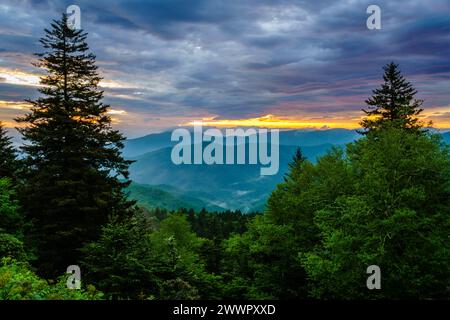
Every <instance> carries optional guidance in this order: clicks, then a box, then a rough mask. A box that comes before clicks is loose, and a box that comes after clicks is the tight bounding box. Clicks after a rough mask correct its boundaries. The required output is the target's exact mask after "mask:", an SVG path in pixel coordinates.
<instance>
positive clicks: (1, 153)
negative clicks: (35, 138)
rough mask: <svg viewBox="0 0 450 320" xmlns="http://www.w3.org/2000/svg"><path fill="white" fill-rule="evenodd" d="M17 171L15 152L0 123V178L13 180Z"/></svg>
mask: <svg viewBox="0 0 450 320" xmlns="http://www.w3.org/2000/svg"><path fill="white" fill-rule="evenodd" d="M16 171H17V160H16V151H15V150H14V148H13V146H12V144H11V138H10V137H8V136H7V133H6V130H5V129H4V128H3V125H2V123H1V122H0V178H4V177H7V178H10V179H15V176H16Z"/></svg>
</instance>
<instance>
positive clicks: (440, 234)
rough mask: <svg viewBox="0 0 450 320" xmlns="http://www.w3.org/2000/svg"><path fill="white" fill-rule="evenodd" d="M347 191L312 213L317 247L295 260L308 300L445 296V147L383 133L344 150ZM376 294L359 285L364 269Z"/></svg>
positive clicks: (448, 225) (449, 273)
mask: <svg viewBox="0 0 450 320" xmlns="http://www.w3.org/2000/svg"><path fill="white" fill-rule="evenodd" d="M347 153H348V158H349V161H350V163H351V167H352V171H353V175H354V183H353V185H354V186H355V191H354V194H352V195H344V196H340V197H338V198H337V199H336V200H335V201H334V203H332V204H331V205H328V206H326V207H324V208H323V209H321V210H319V211H317V212H316V215H315V224H316V225H317V227H318V228H319V230H320V232H321V238H322V240H321V244H320V245H319V246H317V247H316V248H315V249H314V250H311V252H308V253H306V254H304V255H300V258H301V259H302V262H303V265H304V266H305V268H306V269H307V271H308V275H309V277H310V279H311V280H312V283H314V285H313V289H312V292H311V294H312V296H315V297H331V298H341V299H342V298H344V299H352V298H353V299H355V298H374V297H383V298H395V299H399V298H421V299H423V298H442V297H445V296H448V293H449V292H448V288H447V286H448V281H449V279H450V270H449V267H448V248H449V238H448V230H450V219H449V213H450V194H449V182H450V179H449V178H450V177H449V174H450V172H449V168H450V159H449V150H448V148H447V147H443V146H442V145H441V143H440V141H439V140H438V139H437V137H435V136H431V137H430V136H427V135H424V134H410V133H408V132H407V131H404V130H402V129H385V130H383V131H380V132H377V134H369V135H368V136H367V137H366V138H364V139H361V140H359V141H358V142H355V143H353V144H351V145H349V146H348V150H347ZM372 264H375V265H378V266H380V268H381V272H382V290H380V291H379V292H376V291H375V292H370V291H369V290H367V288H366V287H365V279H366V278H367V275H366V274H365V270H366V268H367V267H368V266H369V265H372Z"/></svg>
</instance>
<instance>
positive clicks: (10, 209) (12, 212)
mask: <svg viewBox="0 0 450 320" xmlns="http://www.w3.org/2000/svg"><path fill="white" fill-rule="evenodd" d="M23 226H24V221H23V217H22V215H21V213H20V211H19V205H18V201H17V200H16V193H15V190H14V188H13V187H12V184H11V180H10V179H8V178H1V179H0V231H3V232H6V233H10V234H13V235H15V236H18V237H21V236H22V233H23Z"/></svg>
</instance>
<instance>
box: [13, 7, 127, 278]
mask: <svg viewBox="0 0 450 320" xmlns="http://www.w3.org/2000/svg"><path fill="white" fill-rule="evenodd" d="M86 37H87V33H85V32H83V31H82V30H75V29H72V28H70V27H69V26H67V16H66V15H63V16H62V18H61V19H60V20H59V21H57V20H54V21H53V23H52V24H51V29H50V30H48V29H46V30H45V36H44V37H43V38H42V39H41V40H40V43H41V44H42V46H43V48H44V49H45V50H44V51H45V52H43V53H40V54H38V56H39V57H40V59H39V61H38V62H37V63H36V66H38V67H40V68H42V69H44V70H45V71H46V72H47V75H45V76H43V77H41V85H42V88H40V89H39V92H40V93H41V96H40V98H38V99H37V100H30V101H29V102H30V103H31V104H32V108H31V112H30V113H28V114H26V115H25V116H24V117H22V118H19V119H17V121H19V122H20V123H24V124H26V126H25V127H24V128H22V129H20V131H21V133H22V135H23V137H24V139H25V145H24V146H23V147H22V149H23V151H24V152H25V154H26V157H25V159H24V163H25V164H26V167H27V170H26V173H25V179H26V181H27V183H26V185H25V186H24V188H23V190H22V192H21V194H22V197H23V199H24V200H25V201H23V207H24V210H25V213H26V215H27V217H28V219H29V220H31V221H32V222H33V224H34V232H33V233H32V236H33V237H32V241H33V244H34V245H36V247H37V253H38V255H39V259H38V262H37V264H38V267H39V271H40V272H41V273H42V274H44V275H46V276H52V275H53V276H54V275H57V274H61V272H63V271H64V270H65V269H66V267H67V266H68V265H70V264H76V263H77V261H78V258H79V254H78V250H77V249H78V248H80V247H82V246H83V243H85V242H89V241H92V240H94V239H96V238H97V237H98V236H99V233H100V230H101V226H102V225H104V224H105V223H106V222H107V221H108V216H113V215H119V216H120V215H122V213H124V212H127V211H129V208H130V206H131V205H132V203H131V202H128V201H127V200H126V197H125V195H124V193H123V191H122V189H123V187H125V186H127V185H128V183H129V182H128V166H129V164H130V161H125V160H124V159H123V157H122V155H121V152H120V151H121V148H122V147H123V140H124V137H123V136H122V135H121V134H120V133H119V132H118V131H115V130H112V128H111V118H110V117H109V116H108V115H107V111H108V107H109V106H108V105H105V104H103V103H102V102H101V99H102V97H103V92H102V91H100V90H99V89H98V83H99V81H100V80H101V77H100V76H99V75H98V73H97V67H96V65H95V56H94V55H93V54H92V53H89V47H88V44H87V43H86ZM121 179H122V180H121Z"/></svg>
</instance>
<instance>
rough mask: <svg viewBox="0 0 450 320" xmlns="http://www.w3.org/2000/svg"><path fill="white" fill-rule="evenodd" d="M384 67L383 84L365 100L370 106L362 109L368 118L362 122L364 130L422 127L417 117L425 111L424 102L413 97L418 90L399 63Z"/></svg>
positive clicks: (413, 129) (416, 128) (417, 128)
mask: <svg viewBox="0 0 450 320" xmlns="http://www.w3.org/2000/svg"><path fill="white" fill-rule="evenodd" d="M383 70H384V75H383V79H384V83H383V84H382V85H381V88H379V89H375V90H374V91H373V96H372V97H371V98H369V99H367V100H366V101H365V102H366V104H367V105H368V106H369V107H368V109H367V110H365V109H363V111H364V113H365V114H366V116H367V117H366V118H364V119H363V121H362V122H361V125H362V126H363V128H364V129H365V131H364V132H362V133H366V132H367V131H370V130H377V129H382V128H385V127H388V126H389V127H394V128H405V129H408V130H411V131H417V130H419V129H420V128H421V127H422V123H421V122H420V121H419V120H418V118H417V116H418V115H419V114H420V113H421V112H422V111H423V109H421V108H420V106H421V105H422V102H423V101H422V100H417V99H415V98H414V96H415V95H416V93H417V91H416V90H415V89H414V88H413V86H412V85H411V83H410V82H408V81H406V79H405V78H404V77H403V75H402V74H401V72H400V70H399V69H398V65H397V64H395V63H393V62H391V63H390V64H388V65H386V66H385V67H384V68H383Z"/></svg>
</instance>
